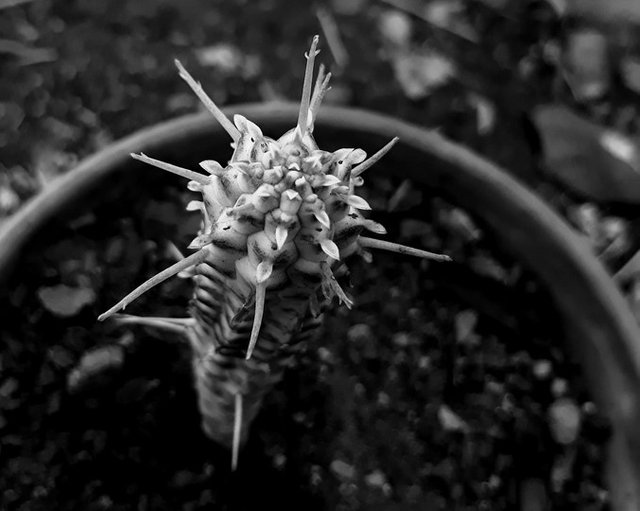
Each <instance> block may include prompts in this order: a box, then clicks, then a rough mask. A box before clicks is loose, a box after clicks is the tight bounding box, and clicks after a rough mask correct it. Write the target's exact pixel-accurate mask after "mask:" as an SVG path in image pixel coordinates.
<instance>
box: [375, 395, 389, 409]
mask: <svg viewBox="0 0 640 511" xmlns="http://www.w3.org/2000/svg"><path fill="white" fill-rule="evenodd" d="M390 403H391V398H390V397H389V394H387V393H386V392H379V393H378V406H380V407H381V408H387V407H388V406H389V404H390Z"/></svg>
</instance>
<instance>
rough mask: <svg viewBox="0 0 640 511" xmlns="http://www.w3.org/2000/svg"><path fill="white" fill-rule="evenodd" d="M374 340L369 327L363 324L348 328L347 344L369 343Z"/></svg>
mask: <svg viewBox="0 0 640 511" xmlns="http://www.w3.org/2000/svg"><path fill="white" fill-rule="evenodd" d="M373 338H374V335H373V331H372V330H371V327H370V326H369V325H367V324H365V323H358V324H356V325H353V326H352V327H351V328H349V331H348V332H347V339H348V340H349V342H369V341H371V340H372V339H373Z"/></svg>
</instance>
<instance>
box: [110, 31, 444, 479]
mask: <svg viewBox="0 0 640 511" xmlns="http://www.w3.org/2000/svg"><path fill="white" fill-rule="evenodd" d="M317 46H318V36H315V37H314V38H313V41H312V43H311V48H310V50H309V53H308V54H306V59H307V64H306V70H305V76H304V83H303V88H302V99H301V102H300V111H299V115H298V122H297V125H296V126H295V127H294V128H292V129H291V130H290V131H288V132H286V133H285V134H284V135H282V136H281V137H280V138H278V139H273V138H269V137H267V136H265V135H263V133H262V131H261V130H260V128H259V127H258V126H257V125H255V124H254V123H252V122H251V121H250V120H248V119H246V118H244V117H243V116H241V115H235V116H234V117H233V122H232V121H231V120H230V119H229V118H227V117H226V115H225V114H224V113H223V112H222V111H221V110H220V109H219V108H218V107H217V106H216V105H215V103H214V102H213V101H212V100H211V99H210V98H209V97H208V96H207V94H206V93H205V92H204V90H203V89H202V87H201V85H200V84H199V83H198V82H196V81H195V80H194V79H193V78H192V77H191V75H190V74H189V73H188V72H187V70H186V69H185V68H184V67H183V66H182V65H181V64H180V62H178V61H176V66H177V67H178V70H179V72H180V76H181V77H182V78H183V79H184V80H185V81H186V82H187V84H188V85H189V86H190V87H191V89H192V90H193V92H195V94H196V95H197V96H198V98H200V100H201V101H202V102H203V103H204V105H205V106H206V107H207V109H208V110H209V111H210V112H211V114H213V116H214V118H215V119H216V120H217V121H218V122H219V123H220V124H221V125H222V127H223V128H224V129H225V130H226V132H227V133H228V134H229V136H230V137H231V139H232V144H231V145H232V147H233V154H232V156H231V159H230V160H229V162H228V163H227V165H225V166H223V165H221V164H220V163H218V162H216V161H213V160H205V161H202V162H201V163H200V166H201V167H202V169H204V171H205V172H206V173H201V172H194V171H192V170H189V169H186V168H182V167H179V166H176V165H173V164H171V163H167V162H164V161H160V160H156V159H154V158H151V157H149V156H147V155H145V154H132V157H133V158H135V159H137V160H140V161H142V162H144V163H146V164H149V165H152V166H154V167H157V168H159V169H162V170H165V171H168V172H172V173H174V174H177V175H179V176H182V177H184V178H186V179H188V180H189V182H188V188H189V189H190V190H192V191H194V192H199V193H201V194H202V200H200V201H192V202H191V203H189V204H188V206H187V209H188V210H199V211H200V212H201V213H202V223H201V229H200V232H199V233H198V235H197V237H196V238H195V239H194V240H193V242H192V243H191V244H190V245H189V247H188V248H189V249H194V250H195V252H193V253H192V254H191V255H189V256H187V257H183V258H182V257H181V258H180V260H179V261H178V262H177V263H175V264H174V265H172V266H170V267H169V268H167V269H165V270H164V271H162V272H160V273H159V274H157V275H155V276H154V277H152V278H151V279H149V280H148V281H147V282H145V283H143V284H142V285H140V286H139V287H138V288H136V289H135V290H134V291H132V292H131V293H130V294H128V295H127V296H125V297H124V298H123V299H122V300H121V301H120V302H118V303H117V304H116V305H114V306H113V307H112V308H111V309H109V310H108V311H106V312H105V313H103V314H102V315H100V316H99V318H98V319H99V320H104V319H106V318H108V317H110V316H113V315H114V314H116V313H118V312H119V311H121V310H123V309H124V308H125V307H126V306H127V305H128V304H129V303H131V302H132V301H133V300H135V299H136V298H137V297H139V296H140V295H141V294H143V293H144V292H146V291H148V290H149V289H151V288H152V287H154V286H156V285H158V284H160V283H161V282H163V281H164V280H166V279H168V278H169V277H172V276H174V275H176V274H178V273H181V272H188V273H189V275H190V276H191V277H192V278H193V282H194V287H195V290H194V294H193V298H192V300H191V305H190V315H189V316H188V317H185V318H145V317H138V316H130V315H123V314H116V316H115V317H116V318H117V319H119V320H120V321H121V322H123V323H135V324H142V325H150V326H155V327H159V328H164V329H168V330H171V331H175V332H178V333H180V334H182V335H184V336H186V338H187V339H188V340H189V342H190V345H191V347H192V350H193V368H194V374H195V383H196V389H197V391H198V399H199V406H200V410H201V412H202V416H203V427H204V430H205V432H206V433H207V435H208V436H209V437H211V438H212V439H214V440H216V441H218V442H219V443H221V444H223V445H225V446H227V447H230V448H231V449H232V466H233V467H234V468H235V466H236V465H237V461H238V453H239V449H240V446H241V445H242V444H243V443H244V441H245V440H246V438H247V433H248V429H249V426H250V424H251V421H252V419H253V418H254V417H255V416H256V414H257V413H258V410H259V408H260V405H261V403H262V400H263V397H264V395H265V394H266V393H267V392H268V391H269V390H270V389H271V388H272V387H273V385H275V384H276V383H277V382H278V381H279V380H280V378H281V376H282V373H283V371H284V368H285V367H286V366H287V365H288V364H289V363H290V362H291V361H292V359H293V358H295V352H296V349H295V348H296V345H298V344H300V343H302V342H304V341H306V340H307V339H309V338H310V337H311V336H312V335H313V333H314V332H315V331H316V330H317V329H318V327H319V325H320V321H321V316H322V311H323V310H324V308H325V307H326V306H327V305H328V304H329V303H330V302H331V301H332V299H333V298H334V297H337V298H338V300H339V301H340V302H341V303H342V304H344V305H346V306H347V307H351V304H352V301H351V299H350V298H349V297H348V296H347V293H346V292H345V291H344V290H343V289H342V287H341V285H340V283H339V281H340V277H341V276H342V275H344V274H345V273H346V270H347V268H346V265H345V262H344V261H345V259H346V258H348V257H349V256H352V255H360V256H362V257H364V258H365V260H366V261H370V260H371V257H370V254H369V252H368V251H367V250H368V249H382V250H390V251H393V252H398V253H401V254H407V255H412V256H417V257H421V258H426V259H433V260H436V261H447V260H449V257H448V256H445V255H439V254H433V253H431V252H426V251H423V250H418V249H414V248H410V247H405V246H402V245H397V244H395V243H390V242H387V241H382V240H379V239H374V238H368V237H364V236H363V235H362V232H363V231H365V230H368V231H371V232H373V233H375V234H384V233H385V229H384V228H383V227H382V226H381V225H380V224H378V223H376V222H374V221H372V220H370V219H367V218H365V217H364V216H363V215H362V213H361V211H365V210H369V209H371V208H370V207H369V205H368V204H367V202H366V201H365V200H364V199H363V198H362V197H360V196H359V195H357V194H356V189H357V188H358V187H360V186H362V184H363V177H362V175H363V173H364V172H365V171H366V170H367V169H368V168H369V167H371V166H372V165H373V164H375V163H376V162H377V161H378V160H379V159H380V158H382V156H384V154H385V153H386V152H387V151H389V150H390V149H391V148H392V147H393V145H394V144H395V143H396V142H397V140H398V139H397V138H394V139H393V140H391V141H390V142H389V143H388V144H387V145H385V146H384V147H382V148H381V149H380V150H379V151H378V152H376V153H375V154H374V155H372V156H371V157H369V158H367V157H366V156H367V155H366V153H365V152H364V151H363V150H362V149H354V148H344V149H338V150H337V151H334V152H329V151H324V150H322V149H320V148H319V147H318V146H317V144H316V142H315V140H314V138H313V129H314V121H315V119H316V115H317V112H318V108H319V106H320V103H321V102H322V99H323V97H324V95H325V94H326V93H327V91H328V90H329V80H330V77H331V74H330V73H328V74H325V72H324V68H323V67H322V66H320V70H319V72H318V76H317V78H316V80H315V86H313V72H314V61H315V58H316V56H317V54H318V50H317Z"/></svg>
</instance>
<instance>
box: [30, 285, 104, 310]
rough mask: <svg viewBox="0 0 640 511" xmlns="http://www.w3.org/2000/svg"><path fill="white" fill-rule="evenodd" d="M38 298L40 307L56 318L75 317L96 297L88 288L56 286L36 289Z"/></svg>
mask: <svg viewBox="0 0 640 511" xmlns="http://www.w3.org/2000/svg"><path fill="white" fill-rule="evenodd" d="M38 298H39V299H40V302H42V305H44V307H45V308H46V309H47V310H48V311H49V312H51V313H53V314H55V315H56V316H62V317H71V316H75V315H76V314H78V312H80V311H81V310H82V308H83V307H85V306H86V305H90V304H92V303H93V302H94V301H95V299H96V295H95V292H94V291H93V289H91V288H88V287H70V286H65V285H64V284H58V285H57V286H52V287H41V288H40V289H38Z"/></svg>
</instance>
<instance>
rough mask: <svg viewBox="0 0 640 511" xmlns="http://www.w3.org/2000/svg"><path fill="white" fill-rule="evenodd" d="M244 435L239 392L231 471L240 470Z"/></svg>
mask: <svg viewBox="0 0 640 511" xmlns="http://www.w3.org/2000/svg"><path fill="white" fill-rule="evenodd" d="M241 433H242V394H241V393H240V392H238V393H237V394H236V397H235V410H234V416H233V442H232V447H231V470H232V471H233V472H235V470H236V469H237V468H238V453H239V452H240V438H241Z"/></svg>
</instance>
